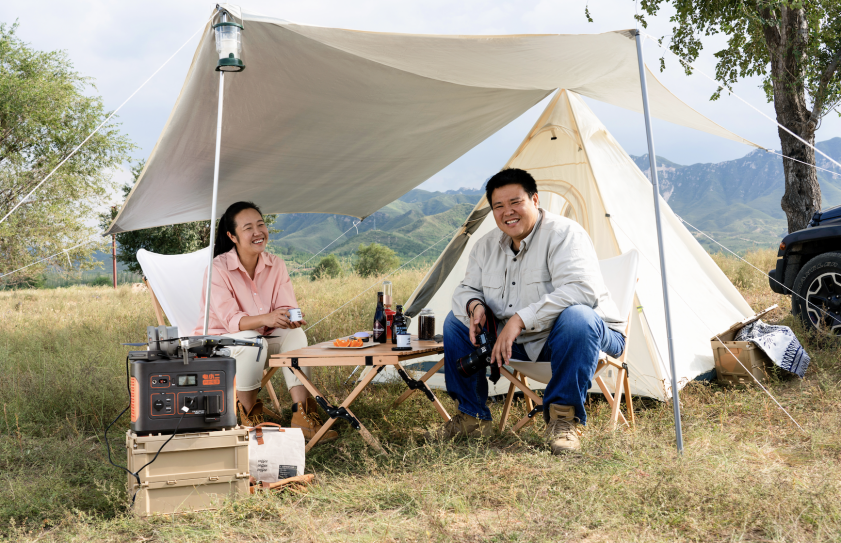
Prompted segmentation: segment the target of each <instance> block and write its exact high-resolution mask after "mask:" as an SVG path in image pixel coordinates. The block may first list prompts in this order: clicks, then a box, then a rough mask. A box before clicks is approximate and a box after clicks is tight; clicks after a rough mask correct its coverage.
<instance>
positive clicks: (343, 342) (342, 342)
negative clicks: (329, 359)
mask: <svg viewBox="0 0 841 543" xmlns="http://www.w3.org/2000/svg"><path fill="white" fill-rule="evenodd" d="M349 343H350V340H347V339H337V340H336V341H334V342H333V345H335V346H336V347H347V346H348V344H349Z"/></svg>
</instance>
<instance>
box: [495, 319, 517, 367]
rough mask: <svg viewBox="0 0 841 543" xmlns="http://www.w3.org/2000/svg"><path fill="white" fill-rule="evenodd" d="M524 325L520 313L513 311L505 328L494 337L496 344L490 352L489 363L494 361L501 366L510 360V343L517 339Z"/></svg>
mask: <svg viewBox="0 0 841 543" xmlns="http://www.w3.org/2000/svg"><path fill="white" fill-rule="evenodd" d="M524 327H525V323H524V322H523V319H521V318H520V315H518V314H516V313H514V316H513V317H511V318H510V319H508V322H507V323H506V324H505V328H503V329H502V332H500V333H499V336H497V338H496V345H494V350H493V352H492V353H491V364H493V363H496V365H497V366H499V367H500V368H501V367H502V366H503V365H505V364H507V363H508V361H509V360H511V345H513V344H514V340H515V339H517V337H518V336H519V335H520V332H522V331H523V328H524Z"/></svg>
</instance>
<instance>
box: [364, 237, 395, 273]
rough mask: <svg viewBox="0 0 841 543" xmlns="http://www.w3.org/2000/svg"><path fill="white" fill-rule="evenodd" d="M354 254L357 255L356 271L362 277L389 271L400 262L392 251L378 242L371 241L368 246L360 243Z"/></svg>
mask: <svg viewBox="0 0 841 543" xmlns="http://www.w3.org/2000/svg"><path fill="white" fill-rule="evenodd" d="M356 254H357V256H358V257H359V260H358V261H357V262H356V273H358V274H359V275H361V276H362V277H370V276H371V275H380V274H383V273H387V272H390V271H391V270H392V269H394V268H395V267H397V265H398V264H400V259H399V258H397V255H396V254H395V253H394V251H392V250H391V249H389V248H388V247H386V246H384V245H380V244H379V243H371V245H368V246H365V245H364V244H361V243H360V244H359V248H358V249H357V250H356Z"/></svg>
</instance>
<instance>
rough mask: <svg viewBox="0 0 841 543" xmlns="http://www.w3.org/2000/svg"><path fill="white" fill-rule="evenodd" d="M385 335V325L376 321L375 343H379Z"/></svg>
mask: <svg viewBox="0 0 841 543" xmlns="http://www.w3.org/2000/svg"><path fill="white" fill-rule="evenodd" d="M383 334H385V328H383V324H382V323H381V322H380V321H374V341H379V340H380V338H381V337H382V335H383Z"/></svg>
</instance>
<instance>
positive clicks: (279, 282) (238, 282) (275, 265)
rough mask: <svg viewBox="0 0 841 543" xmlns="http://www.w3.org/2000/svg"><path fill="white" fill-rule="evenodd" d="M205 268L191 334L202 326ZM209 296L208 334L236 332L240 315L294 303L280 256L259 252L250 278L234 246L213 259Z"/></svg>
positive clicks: (261, 331) (264, 332) (268, 331)
mask: <svg viewBox="0 0 841 543" xmlns="http://www.w3.org/2000/svg"><path fill="white" fill-rule="evenodd" d="M205 285H207V271H205V273H204V279H202V297H201V316H200V317H199V323H198V325H197V326H196V329H195V330H194V331H193V334H194V335H199V334H201V333H202V330H203V329H204V297H205V291H206V289H207V287H206V286H205ZM211 294H212V295H211V297H210V322H209V324H208V330H207V333H208V334H210V335H219V334H233V333H236V332H240V329H239V321H240V320H242V318H243V317H256V316H257V315H263V314H265V313H269V312H271V311H274V310H275V309H279V308H281V307H288V308H293V307H298V300H296V299H295V292H294V291H293V290H292V281H291V280H290V279H289V273H287V271H286V264H285V263H284V262H283V259H282V258H279V257H277V256H275V255H273V254H271V253H267V252H263V253H260V257H259V258H258V260H257V267H256V268H255V270H254V279H251V277H249V276H248V273H247V272H246V271H245V268H244V267H243V266H242V262H240V260H239V255H237V250H236V247H235V248H233V249H231V250H230V251H228V252H227V253H224V254H221V255H219V256H217V257H216V258H214V259H213V284H212V286H211ZM272 330H274V328H267V327H265V326H264V327H261V328H258V329H256V330H255V331H256V332H257V333H258V334H261V335H269V334H271V333H272Z"/></svg>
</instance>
